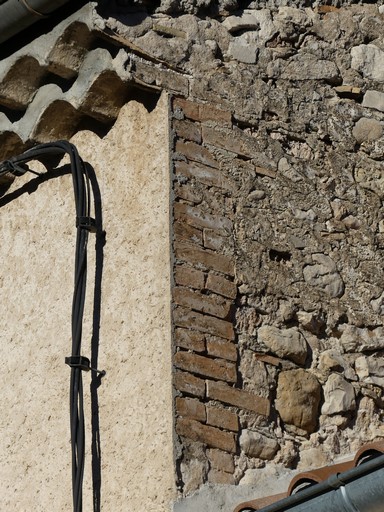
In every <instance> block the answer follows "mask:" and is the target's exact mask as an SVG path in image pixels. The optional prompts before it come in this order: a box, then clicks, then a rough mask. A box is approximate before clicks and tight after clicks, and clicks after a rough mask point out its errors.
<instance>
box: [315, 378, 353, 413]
mask: <svg viewBox="0 0 384 512" xmlns="http://www.w3.org/2000/svg"><path fill="white" fill-rule="evenodd" d="M354 409H356V400H355V391H354V389H353V386H352V384H350V383H349V382H347V381H346V380H345V379H344V378H343V377H342V376H341V375H339V374H338V373H332V374H331V375H330V377H329V379H328V380H327V382H326V383H325V386H324V404H323V407H322V408H321V412H322V414H328V415H330V414H337V413H345V412H348V411H353V410H354Z"/></svg>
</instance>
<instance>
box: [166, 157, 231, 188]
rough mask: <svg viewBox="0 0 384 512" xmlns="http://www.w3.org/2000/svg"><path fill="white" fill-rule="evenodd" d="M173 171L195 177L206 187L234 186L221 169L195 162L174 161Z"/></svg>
mask: <svg viewBox="0 0 384 512" xmlns="http://www.w3.org/2000/svg"><path fill="white" fill-rule="evenodd" d="M175 173H176V174H177V175H181V176H186V177H187V178H195V179H196V180H197V181H199V182H200V183H203V184H204V185H207V186H208V187H218V188H222V189H225V190H232V189H233V188H234V186H233V185H232V184H231V182H230V180H229V179H228V178H227V177H226V176H225V175H224V174H223V172H222V171H220V170H219V169H215V168H213V167H207V166H206V165H203V164H199V163H196V162H182V161H176V162H175Z"/></svg>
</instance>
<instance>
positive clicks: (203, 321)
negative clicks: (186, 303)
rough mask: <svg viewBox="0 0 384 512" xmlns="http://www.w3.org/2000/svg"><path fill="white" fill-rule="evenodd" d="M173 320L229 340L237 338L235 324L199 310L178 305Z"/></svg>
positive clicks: (188, 327) (181, 324)
mask: <svg viewBox="0 0 384 512" xmlns="http://www.w3.org/2000/svg"><path fill="white" fill-rule="evenodd" d="M173 321H174V323H175V325H176V326H178V327H185V328H187V329H194V330H196V331H199V332H204V333H206V334H213V335H214V336H219V337H220V338H225V339H227V340H234V339H235V332H234V329H233V325H232V323H230V322H226V321H225V320H221V319H220V318H216V317H214V316H208V315H203V314H202V313H198V312H197V311H191V310H189V309H187V308H183V307H180V306H179V307H177V308H175V309H174V310H173Z"/></svg>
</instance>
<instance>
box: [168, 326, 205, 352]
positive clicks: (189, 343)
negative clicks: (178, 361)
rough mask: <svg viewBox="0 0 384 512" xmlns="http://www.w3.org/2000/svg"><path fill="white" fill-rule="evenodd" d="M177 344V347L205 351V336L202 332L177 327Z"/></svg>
mask: <svg viewBox="0 0 384 512" xmlns="http://www.w3.org/2000/svg"><path fill="white" fill-rule="evenodd" d="M175 344H176V346H177V347H182V348H186V349H187V350H193V351H194V352H204V351H205V337H204V334H202V333H201V332H196V331H189V330H188V329H180V328H177V329H175Z"/></svg>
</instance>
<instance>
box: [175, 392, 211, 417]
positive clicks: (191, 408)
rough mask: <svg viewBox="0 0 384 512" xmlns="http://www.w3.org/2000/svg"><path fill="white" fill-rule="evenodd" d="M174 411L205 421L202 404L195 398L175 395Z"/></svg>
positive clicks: (183, 415)
mask: <svg viewBox="0 0 384 512" xmlns="http://www.w3.org/2000/svg"><path fill="white" fill-rule="evenodd" d="M176 411H177V413H178V414H179V415H180V416H182V417H185V418H190V419H192V420H197V421H202V422H205V421H206V411H205V407H204V404H203V403H202V402H199V400H197V399H195V398H181V397H179V396H178V397H176Z"/></svg>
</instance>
